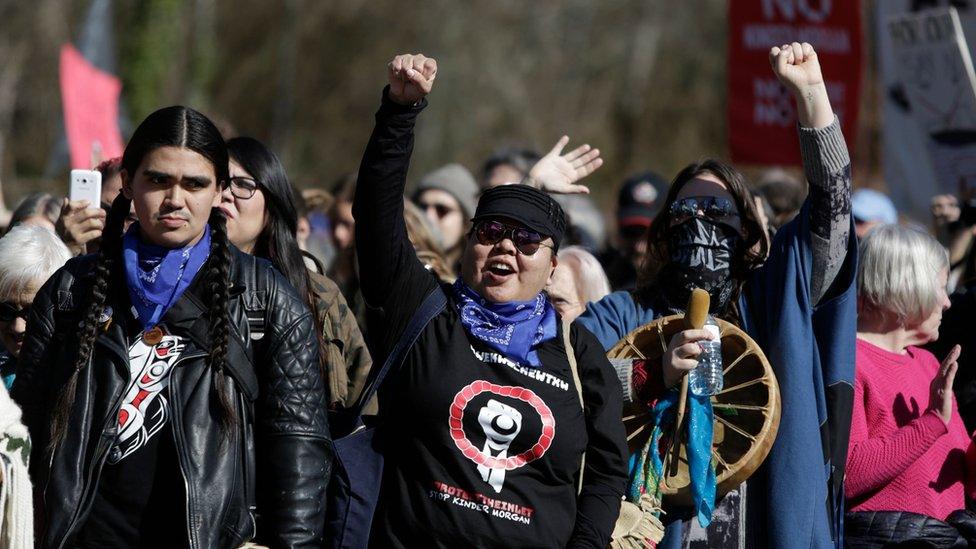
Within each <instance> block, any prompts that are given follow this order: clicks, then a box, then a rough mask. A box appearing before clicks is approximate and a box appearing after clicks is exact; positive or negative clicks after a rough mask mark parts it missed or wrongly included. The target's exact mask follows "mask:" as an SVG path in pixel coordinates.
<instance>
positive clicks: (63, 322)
mask: <svg viewBox="0 0 976 549" xmlns="http://www.w3.org/2000/svg"><path fill="white" fill-rule="evenodd" d="M227 166H228V156H227V148H226V145H225V144H224V141H223V139H222V138H221V136H220V133H219V132H218V131H217V129H216V128H215V127H214V125H213V124H212V123H211V122H210V121H209V120H208V119H207V118H206V117H204V116H203V115H202V114H200V113H198V112H196V111H194V110H192V109H188V108H185V107H169V108H166V109H161V110H159V111H156V112H155V113H153V114H151V115H150V116H149V117H148V118H147V119H146V120H145V121H143V123H142V124H140V126H139V127H138V128H137V129H136V131H135V134H134V135H133V136H132V139H131V140H130V142H129V144H128V146H127V147H126V149H125V153H124V155H123V157H122V179H123V191H122V194H121V195H120V196H119V197H118V198H117V199H116V200H115V202H114V203H113V204H112V208H111V211H110V212H109V215H108V219H107V223H106V229H105V233H104V236H103V240H102V246H101V251H100V253H99V254H93V255H88V256H83V257H80V258H77V259H74V260H72V261H70V262H69V263H68V264H67V265H66V266H65V267H64V268H62V269H61V270H59V271H58V272H56V273H55V274H54V275H53V276H52V277H51V279H50V280H49V281H48V282H47V284H45V285H44V287H43V288H42V289H41V290H40V292H39V293H38V296H37V298H36V299H35V301H34V304H33V306H32V308H31V313H30V317H29V320H28V327H27V336H26V340H25V342H24V345H23V348H22V351H21V362H20V365H19V366H20V368H19V371H18V374H19V375H18V377H17V380H16V382H15V385H14V388H13V395H14V398H15V399H16V400H17V401H18V402H19V403H20V404H21V406H22V407H23V410H24V419H25V424H26V425H27V426H28V428H29V429H30V432H31V436H32V437H33V440H34V447H35V455H34V459H32V460H31V467H32V471H31V473H32V477H33V480H34V483H35V486H36V487H37V489H38V492H37V495H38V496H43V497H37V498H36V499H37V505H38V506H39V509H40V510H41V513H40V514H41V516H42V517H43V521H42V522H43V524H44V528H43V529H42V532H41V533H40V536H39V538H38V546H39V547H99V548H104V547H137V546H138V547H185V546H189V547H207V548H209V547H228V548H230V547H238V546H240V545H241V544H242V543H243V542H244V541H246V540H248V539H250V538H252V537H253V536H254V534H255V526H256V523H260V524H261V526H260V527H259V528H258V531H260V532H261V533H262V535H263V536H264V538H263V541H264V543H267V544H268V545H271V546H274V547H311V546H316V547H317V546H319V545H320V544H321V542H322V540H321V537H322V530H323V522H324V507H325V490H326V485H327V482H328V478H329V470H330V466H331V454H330V450H329V448H330V440H329V430H328V422H327V419H326V415H325V413H326V412H325V411H326V404H327V396H326V389H325V385H324V383H323V379H322V377H321V376H320V375H319V365H318V350H317V345H318V344H317V340H316V338H315V335H314V333H315V332H314V325H313V321H312V316H311V313H310V312H309V310H308V308H307V307H306V306H305V305H304V303H303V301H302V299H301V298H300V297H299V296H298V295H297V293H296V291H295V290H294V289H293V288H292V287H291V286H290V285H289V284H288V282H287V281H286V280H285V279H284V278H283V277H282V276H281V275H279V274H277V273H276V272H275V271H274V270H273V269H272V268H271V266H270V264H269V263H268V262H267V261H264V260H261V259H256V258H254V257H252V256H248V255H245V254H243V253H242V252H240V251H239V250H237V249H236V248H233V247H232V246H231V245H230V244H229V243H228V240H227V234H226V229H225V220H224V218H223V216H222V215H220V213H219V211H218V210H217V209H216V208H215V207H216V206H217V205H218V204H219V202H220V199H221V189H222V185H224V184H226V182H227V180H228V173H227V169H228V168H227ZM130 204H131V205H134V206H135V212H136V216H137V218H138V222H137V223H134V224H133V225H132V226H131V227H130V228H129V229H128V230H127V231H125V233H124V234H123V229H122V226H123V222H124V219H125V216H126V214H127V213H128V212H129V208H130Z"/></svg>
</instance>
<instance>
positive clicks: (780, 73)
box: [769, 42, 824, 93]
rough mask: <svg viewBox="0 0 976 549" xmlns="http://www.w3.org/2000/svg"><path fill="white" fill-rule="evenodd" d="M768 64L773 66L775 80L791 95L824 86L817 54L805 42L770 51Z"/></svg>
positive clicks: (785, 45)
mask: <svg viewBox="0 0 976 549" xmlns="http://www.w3.org/2000/svg"><path fill="white" fill-rule="evenodd" d="M769 62H770V64H772V65H773V72H774V73H775V74H776V78H779V81H780V82H782V83H783V85H784V86H786V87H787V88H789V89H790V91H792V92H793V93H800V92H802V91H803V90H805V89H806V88H809V87H811V86H822V85H823V84H824V79H823V74H822V73H821V72H820V61H818V60H817V52H815V51H814V50H813V46H811V45H810V44H808V43H806V42H804V43H802V44H800V43H799V42H793V43H792V44H784V45H782V46H780V47H778V48H772V49H770V50H769Z"/></svg>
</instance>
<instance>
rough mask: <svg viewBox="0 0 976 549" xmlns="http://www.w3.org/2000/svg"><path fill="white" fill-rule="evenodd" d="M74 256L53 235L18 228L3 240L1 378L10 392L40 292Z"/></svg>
mask: <svg viewBox="0 0 976 549" xmlns="http://www.w3.org/2000/svg"><path fill="white" fill-rule="evenodd" d="M70 258H71V252H69V251H68V247H67V246H65V244H64V242H62V241H61V239H60V238H58V236H57V235H56V234H54V232H53V231H51V230H49V229H46V228H43V227H38V226H35V225H17V226H16V227H13V228H12V229H10V232H8V233H7V234H6V235H4V237H3V238H0V377H2V378H3V383H4V385H5V386H6V388H7V389H10V386H11V385H13V382H14V375H15V372H14V366H15V364H16V362H17V357H18V356H19V355H20V346H21V344H22V343H23V342H24V334H25V333H26V330H27V313H28V312H29V311H30V306H31V303H32V302H33V301H34V295H35V294H37V290H38V289H40V287H41V286H43V285H44V283H45V282H46V281H47V279H48V278H49V277H50V276H51V274H52V273H54V271H56V270H58V269H60V268H61V266H62V265H64V264H65V262H67V261H68V259H70Z"/></svg>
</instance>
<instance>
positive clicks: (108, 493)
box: [75, 335, 187, 548]
mask: <svg viewBox="0 0 976 549" xmlns="http://www.w3.org/2000/svg"><path fill="white" fill-rule="evenodd" d="M184 347H185V344H184V341H183V339H182V338H180V337H179V336H172V335H165V336H164V337H163V338H162V341H160V342H159V343H157V344H155V345H149V344H147V343H145V342H144V341H142V339H139V338H136V339H135V342H134V343H133V344H132V346H131V347H130V348H129V376H130V377H129V386H128V389H127V390H126V393H125V396H124V397H123V400H122V408H121V409H120V410H119V417H118V426H119V434H118V437H117V438H116V440H115V443H114V444H113V445H112V447H111V449H110V450H109V452H108V456H107V457H106V461H105V466H104V467H103V468H102V472H101V476H100V477H99V480H98V487H97V489H96V490H97V491H96V493H95V498H94V500H93V503H92V507H91V510H90V512H89V513H88V517H87V518H86V519H85V523H84V525H83V526H82V528H81V529H80V531H79V534H78V537H77V541H76V542H75V544H76V547H86V548H88V547H90V548H95V547H98V548H111V547H119V548H122V547H182V546H186V545H187V540H186V516H185V515H186V491H185V488H184V480H183V476H182V473H181V472H180V464H179V457H178V456H177V453H176V446H175V442H174V438H173V431H172V422H171V417H172V413H173V412H172V405H171V402H170V396H169V379H170V374H171V373H172V371H173V367H174V366H175V364H176V362H177V361H178V360H179V357H180V355H181V354H182V352H183V350H184Z"/></svg>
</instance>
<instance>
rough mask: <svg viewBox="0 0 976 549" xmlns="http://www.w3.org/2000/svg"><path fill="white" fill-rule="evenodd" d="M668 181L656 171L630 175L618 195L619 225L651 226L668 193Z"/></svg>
mask: <svg viewBox="0 0 976 549" xmlns="http://www.w3.org/2000/svg"><path fill="white" fill-rule="evenodd" d="M668 187H669V185H668V182H667V180H665V179H664V178H663V177H661V176H660V175H658V174H657V173H654V172H644V173H639V174H637V175H634V176H631V177H629V178H628V179H627V180H625V181H624V184H623V185H622V186H621V187H620V194H619V196H618V197H617V225H618V226H620V227H629V226H635V225H636V226H643V227H647V226H650V224H651V221H653V220H654V216H656V215H657V214H658V212H659V211H660V210H661V205H662V204H663V203H664V198H665V197H666V196H667V194H668Z"/></svg>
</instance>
